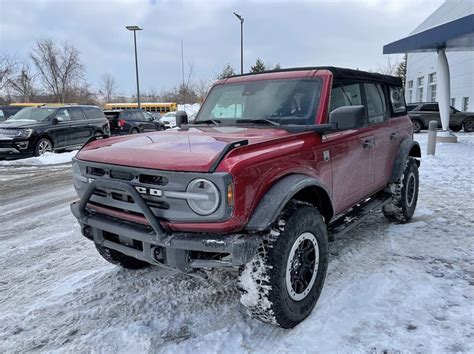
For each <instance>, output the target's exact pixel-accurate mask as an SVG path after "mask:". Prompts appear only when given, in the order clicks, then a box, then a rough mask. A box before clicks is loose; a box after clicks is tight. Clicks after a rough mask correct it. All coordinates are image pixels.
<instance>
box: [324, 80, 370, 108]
mask: <svg viewBox="0 0 474 354" xmlns="http://www.w3.org/2000/svg"><path fill="white" fill-rule="evenodd" d="M361 104H362V96H361V94H360V85H359V84H357V83H356V84H350V85H341V84H336V85H335V86H333V88H332V92H331V103H330V106H329V112H332V111H333V110H335V109H336V108H338V107H342V106H357V105H361Z"/></svg>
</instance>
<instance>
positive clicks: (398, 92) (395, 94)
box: [390, 86, 416, 113]
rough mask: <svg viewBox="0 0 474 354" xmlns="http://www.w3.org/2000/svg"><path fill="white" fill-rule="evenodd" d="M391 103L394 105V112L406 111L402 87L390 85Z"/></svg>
mask: <svg viewBox="0 0 474 354" xmlns="http://www.w3.org/2000/svg"><path fill="white" fill-rule="evenodd" d="M390 104H391V105H392V111H393V113H404V112H405V110H406V109H407V108H406V106H405V97H404V95H403V89H402V88H401V87H395V86H390ZM415 107H416V106H413V107H412V108H411V109H413V108H415Z"/></svg>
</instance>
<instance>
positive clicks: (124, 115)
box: [120, 110, 134, 120]
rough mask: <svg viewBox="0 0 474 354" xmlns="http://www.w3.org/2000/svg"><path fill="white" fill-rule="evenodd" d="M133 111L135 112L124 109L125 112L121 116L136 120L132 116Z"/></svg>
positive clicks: (125, 118)
mask: <svg viewBox="0 0 474 354" xmlns="http://www.w3.org/2000/svg"><path fill="white" fill-rule="evenodd" d="M132 113H133V112H131V111H128V110H126V111H123V112H122V113H121V117H120V118H121V119H124V120H134V118H133V116H132Z"/></svg>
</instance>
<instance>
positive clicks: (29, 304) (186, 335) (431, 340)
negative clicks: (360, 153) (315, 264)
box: [0, 133, 474, 353]
mask: <svg viewBox="0 0 474 354" xmlns="http://www.w3.org/2000/svg"><path fill="white" fill-rule="evenodd" d="M457 135H458V137H459V140H460V143H458V144H438V146H437V155H436V156H431V157H426V156H424V157H423V161H422V165H421V170H420V181H421V182H420V183H421V187H420V188H421V189H420V195H419V203H418V207H417V212H416V214H415V217H414V219H413V221H412V222H411V223H410V224H406V225H394V224H390V223H389V222H387V221H386V220H385V219H384V217H383V215H382V214H381V213H378V214H376V215H374V216H372V217H371V218H369V219H368V220H367V221H366V222H365V223H364V224H363V225H361V226H359V227H358V228H357V229H355V230H353V231H352V232H350V233H348V234H346V235H344V236H343V237H341V238H339V239H336V241H335V242H334V243H331V244H330V253H331V260H330V264H329V272H328V277H327V280H326V285H325V287H324V290H323V293H322V295H321V298H320V300H319V303H318V304H317V306H316V308H315V310H314V311H313V313H312V314H311V316H310V317H309V318H308V319H307V320H306V321H305V322H303V323H302V324H301V325H299V326H298V327H296V328H295V329H293V330H281V329H278V328H275V327H272V326H270V325H266V324H262V323H260V322H258V321H255V320H252V319H249V318H248V317H247V316H246V314H245V312H244V311H243V310H242V307H241V306H240V305H239V293H238V290H237V287H236V285H237V282H236V281H235V277H234V275H235V274H233V273H215V274H213V275H212V280H211V281H210V282H205V281H202V280H199V279H196V278H192V277H189V276H185V275H177V274H173V273H170V272H169V271H163V270H160V269H157V268H155V269H150V270H140V271H126V270H123V269H120V268H117V267H115V266H112V265H110V264H108V263H106V262H105V261H103V260H102V259H101V258H100V257H99V256H98V254H97V253H96V251H95V249H94V246H93V244H92V243H90V242H89V241H87V240H85V239H84V238H83V237H82V236H81V235H80V230H79V227H78V225H77V223H76V221H75V219H74V217H73V216H72V215H71V213H70V211H69V207H68V203H69V202H71V201H72V200H74V199H75V194H74V191H73V189H72V187H71V185H72V183H71V177H70V172H69V169H68V167H64V166H49V167H48V166H35V167H32V168H30V169H29V170H28V169H25V167H18V166H14V165H8V166H0V177H2V178H3V181H2V182H1V183H0V210H1V212H0V225H1V231H0V245H1V247H0V269H1V272H0V352H2V353H3V352H16V351H18V352H22V351H41V352H80V353H82V352H91V351H93V352H105V353H113V352H121V353H138V352H164V353H181V352H184V353H238V352H261V353H264V352H268V351H272V352H284V353H287V352H298V353H299V352H336V351H337V352H349V351H351V352H353V351H355V352H371V353H385V352H388V353H398V352H423V353H425V352H436V353H440V352H474V189H473V177H474V134H463V133H458V134H457ZM426 138H427V134H426V133H423V134H418V135H417V136H416V139H417V140H419V141H420V142H421V144H422V146H423V153H425V152H426ZM0 180H2V179H0Z"/></svg>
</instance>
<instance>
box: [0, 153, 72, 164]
mask: <svg viewBox="0 0 474 354" xmlns="http://www.w3.org/2000/svg"><path fill="white" fill-rule="evenodd" d="M76 154H77V150H74V151H70V152H63V153H52V152H47V153H45V154H44V155H41V156H38V157H30V158H26V159H20V160H6V161H0V166H44V165H59V164H64V163H70V162H71V160H72V158H73V157H74V156H76Z"/></svg>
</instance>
